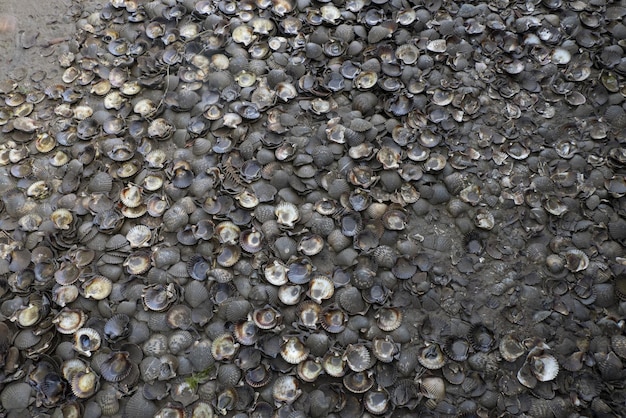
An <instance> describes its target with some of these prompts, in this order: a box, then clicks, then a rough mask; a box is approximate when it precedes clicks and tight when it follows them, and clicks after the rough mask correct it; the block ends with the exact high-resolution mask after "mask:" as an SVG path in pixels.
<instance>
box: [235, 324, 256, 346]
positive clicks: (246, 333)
mask: <svg viewBox="0 0 626 418" xmlns="http://www.w3.org/2000/svg"><path fill="white" fill-rule="evenodd" d="M233 335H234V337H235V339H236V340H237V341H238V342H239V343H240V344H242V345H253V344H255V343H256V342H257V340H258V337H259V329H258V328H257V326H256V325H255V323H254V322H253V321H241V322H238V323H237V324H235V326H234V328H233Z"/></svg>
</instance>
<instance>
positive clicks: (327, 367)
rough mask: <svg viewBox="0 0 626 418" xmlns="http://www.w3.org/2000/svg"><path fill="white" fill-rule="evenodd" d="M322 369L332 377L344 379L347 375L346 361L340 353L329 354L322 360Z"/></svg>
mask: <svg viewBox="0 0 626 418" xmlns="http://www.w3.org/2000/svg"><path fill="white" fill-rule="evenodd" d="M322 367H323V368H324V371H325V372H326V374H328V375H329V376H332V377H342V376H344V375H345V373H346V372H345V368H346V361H345V360H344V359H343V356H342V355H340V354H338V353H334V352H328V353H327V354H326V355H325V356H324V358H323V359H322Z"/></svg>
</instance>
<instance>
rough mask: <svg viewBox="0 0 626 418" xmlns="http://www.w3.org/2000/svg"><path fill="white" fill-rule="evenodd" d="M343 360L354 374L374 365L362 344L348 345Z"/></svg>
mask: <svg viewBox="0 0 626 418" xmlns="http://www.w3.org/2000/svg"><path fill="white" fill-rule="evenodd" d="M343 359H344V360H345V361H346V364H347V365H348V367H349V368H350V370H352V371H354V372H363V371H365V370H367V369H369V368H370V367H372V366H373V365H374V361H372V358H371V355H370V352H369V350H368V349H367V348H366V347H365V346H364V345H362V344H349V345H348V346H347V347H346V351H345V352H344V354H343Z"/></svg>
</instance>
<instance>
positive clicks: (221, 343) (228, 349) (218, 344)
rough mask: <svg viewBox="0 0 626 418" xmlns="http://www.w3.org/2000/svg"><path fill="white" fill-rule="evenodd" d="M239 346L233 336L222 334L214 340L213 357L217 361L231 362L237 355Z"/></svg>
mask: <svg viewBox="0 0 626 418" xmlns="http://www.w3.org/2000/svg"><path fill="white" fill-rule="evenodd" d="M238 348H239V344H238V343H236V342H235V339H234V337H233V336H232V335H231V334H228V333H227V334H222V335H220V336H218V337H217V338H215V339H214V340H213V343H212V344H211V355H212V356H213V358H214V359H215V360H217V361H229V360H231V359H232V358H233V357H234V356H235V354H236V353H237V349H238Z"/></svg>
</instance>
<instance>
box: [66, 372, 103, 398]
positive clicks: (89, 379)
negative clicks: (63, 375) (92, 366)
mask: <svg viewBox="0 0 626 418" xmlns="http://www.w3.org/2000/svg"><path fill="white" fill-rule="evenodd" d="M98 381H99V378H98V376H97V375H96V374H95V373H93V372H92V371H89V370H87V371H84V372H78V373H76V374H75V375H74V376H73V377H72V381H71V382H70V386H71V388H72V393H73V394H74V395H75V396H76V397H77V398H81V399H86V398H90V397H91V396H93V395H94V394H95V393H96V392H97V390H98V386H99V384H98Z"/></svg>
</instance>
